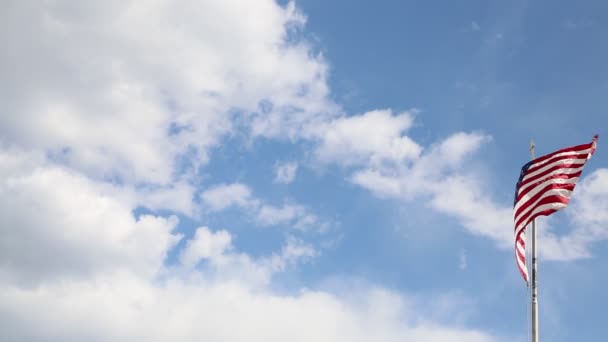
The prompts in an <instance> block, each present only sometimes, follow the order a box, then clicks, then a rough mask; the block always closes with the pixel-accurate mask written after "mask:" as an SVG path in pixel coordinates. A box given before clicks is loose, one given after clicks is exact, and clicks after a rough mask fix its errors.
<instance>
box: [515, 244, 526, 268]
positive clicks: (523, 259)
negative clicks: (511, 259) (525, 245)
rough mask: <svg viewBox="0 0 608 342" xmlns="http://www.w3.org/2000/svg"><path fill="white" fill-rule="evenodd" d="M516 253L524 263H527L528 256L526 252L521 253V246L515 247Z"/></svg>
mask: <svg viewBox="0 0 608 342" xmlns="http://www.w3.org/2000/svg"><path fill="white" fill-rule="evenodd" d="M515 253H517V257H518V258H519V260H521V261H523V263H524V264H525V263H526V256H525V255H524V254H521V251H520V250H519V248H517V247H515Z"/></svg>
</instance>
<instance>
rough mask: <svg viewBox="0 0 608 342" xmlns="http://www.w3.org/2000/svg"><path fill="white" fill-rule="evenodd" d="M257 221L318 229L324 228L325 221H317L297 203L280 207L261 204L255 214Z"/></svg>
mask: <svg viewBox="0 0 608 342" xmlns="http://www.w3.org/2000/svg"><path fill="white" fill-rule="evenodd" d="M256 220H257V222H259V223H260V224H262V225H266V226H276V225H281V224H291V225H292V226H293V227H294V228H297V229H301V230H306V229H309V228H312V227H315V226H316V227H317V228H318V229H319V230H323V229H325V228H326V225H327V224H326V223H322V222H320V221H319V219H318V218H317V216H316V215H314V214H312V213H310V211H309V210H308V209H307V208H306V207H303V206H301V205H298V204H285V205H283V206H282V207H275V206H272V205H267V204H265V205H262V206H261V207H260V208H259V211H258V213H257V216H256Z"/></svg>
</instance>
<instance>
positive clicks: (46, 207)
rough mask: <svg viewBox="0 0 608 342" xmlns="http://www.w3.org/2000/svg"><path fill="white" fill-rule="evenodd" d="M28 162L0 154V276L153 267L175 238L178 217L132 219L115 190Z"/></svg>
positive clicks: (31, 278)
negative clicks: (31, 165) (174, 231)
mask: <svg viewBox="0 0 608 342" xmlns="http://www.w3.org/2000/svg"><path fill="white" fill-rule="evenodd" d="M19 159H20V160H22V161H23V162H18V161H16V160H19ZM7 161H8V162H7ZM31 162H32V160H27V159H24V158H23V157H22V156H15V155H14V154H12V153H10V152H3V153H0V174H2V175H3V177H2V181H1V182H0V202H2V203H3V205H2V206H0V233H1V234H0V235H1V236H2V237H1V238H0V260H1V261H0V278H2V277H9V278H14V279H13V280H14V281H17V282H20V283H36V284H37V283H40V282H42V281H44V280H46V279H48V278H61V277H64V276H83V275H90V274H94V273H97V272H104V271H106V270H109V269H116V268H122V267H125V268H128V269H129V270H130V271H131V272H135V273H138V274H140V273H141V274H146V275H152V274H155V273H156V272H158V270H159V263H160V262H161V261H162V260H164V258H165V256H166V255H165V253H166V251H167V249H168V248H169V247H170V246H172V245H173V244H175V243H176V242H177V241H178V239H179V238H180V236H178V235H173V234H172V231H173V228H174V227H175V226H176V224H177V219H176V218H174V217H170V218H163V217H158V216H151V215H144V216H141V217H139V218H134V217H133V214H132V210H133V208H134V207H135V206H136V202H130V201H129V200H128V198H129V196H126V195H124V192H123V191H122V190H121V189H118V188H115V187H113V186H109V185H107V184H101V183H96V182H93V181H90V180H89V179H87V178H86V177H83V176H81V175H79V174H77V173H73V172H71V171H69V170H66V169H63V168H61V167H57V166H53V165H46V164H39V165H38V166H37V167H35V168H29V167H28V164H30V163H31ZM24 165H25V167H24ZM27 168H29V169H27Z"/></svg>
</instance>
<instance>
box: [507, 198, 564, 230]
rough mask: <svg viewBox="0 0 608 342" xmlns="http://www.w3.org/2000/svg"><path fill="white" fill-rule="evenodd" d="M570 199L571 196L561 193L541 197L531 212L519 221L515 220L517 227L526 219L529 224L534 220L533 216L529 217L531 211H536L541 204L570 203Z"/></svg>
mask: <svg viewBox="0 0 608 342" xmlns="http://www.w3.org/2000/svg"><path fill="white" fill-rule="evenodd" d="M569 201H570V199H569V198H567V197H564V196H561V195H551V196H547V197H545V198H543V199H541V200H540V201H539V202H538V203H537V204H536V205H534V207H533V208H532V210H530V211H529V212H527V213H526V214H524V215H523V216H522V217H521V218H520V219H519V220H517V222H515V228H516V229H517V227H519V226H520V225H521V223H522V222H524V221H526V224H525V225H526V226H527V225H528V223H530V221H532V218H528V217H529V216H530V214H531V213H533V212H534V210H536V208H538V207H540V206H541V205H545V204H551V203H562V204H565V205H568V202H569ZM554 211H556V210H554ZM536 216H538V215H533V217H536Z"/></svg>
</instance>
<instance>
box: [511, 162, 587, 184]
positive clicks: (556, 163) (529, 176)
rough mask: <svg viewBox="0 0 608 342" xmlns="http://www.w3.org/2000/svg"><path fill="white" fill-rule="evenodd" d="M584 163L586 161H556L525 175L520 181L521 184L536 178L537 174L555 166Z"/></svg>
mask: <svg viewBox="0 0 608 342" xmlns="http://www.w3.org/2000/svg"><path fill="white" fill-rule="evenodd" d="M586 162H587V159H562V160H557V161H554V162H553V163H551V164H547V165H545V166H543V167H541V168H540V169H538V170H536V171H534V172H530V173H527V174H526V176H525V177H524V178H523V179H522V180H521V181H522V182H523V181H525V180H526V179H528V178H532V177H534V176H536V175H537V174H539V173H543V172H545V171H547V170H549V169H550V168H552V167H554V166H557V165H560V164H569V163H570V164H583V165H585V163H586ZM528 170H529V169H528Z"/></svg>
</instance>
